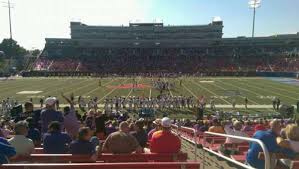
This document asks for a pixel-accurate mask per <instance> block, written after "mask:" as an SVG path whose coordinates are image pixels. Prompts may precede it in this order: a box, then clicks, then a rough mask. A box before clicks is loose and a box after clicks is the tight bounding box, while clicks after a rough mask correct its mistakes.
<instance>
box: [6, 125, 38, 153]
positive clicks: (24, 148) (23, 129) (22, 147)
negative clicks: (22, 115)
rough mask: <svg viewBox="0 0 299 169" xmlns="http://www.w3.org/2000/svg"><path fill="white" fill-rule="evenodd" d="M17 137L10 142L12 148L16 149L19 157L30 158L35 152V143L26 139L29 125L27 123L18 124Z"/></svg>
mask: <svg viewBox="0 0 299 169" xmlns="http://www.w3.org/2000/svg"><path fill="white" fill-rule="evenodd" d="M14 131H15V136H14V137H13V138H11V139H9V140H8V142H9V143H10V144H11V146H12V147H14V148H15V149H16V153H17V155H22V156H28V155H30V154H31V153H32V152H33V150H34V144H33V141H32V140H31V139H29V138H26V136H27V134H28V125H27V123H26V122H25V121H19V122H18V123H16V125H15V128H14Z"/></svg>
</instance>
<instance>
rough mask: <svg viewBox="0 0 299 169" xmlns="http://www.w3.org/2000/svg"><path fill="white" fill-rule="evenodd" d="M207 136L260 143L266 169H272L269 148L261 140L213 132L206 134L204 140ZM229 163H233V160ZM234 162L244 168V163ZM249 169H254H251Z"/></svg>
mask: <svg viewBox="0 0 299 169" xmlns="http://www.w3.org/2000/svg"><path fill="white" fill-rule="evenodd" d="M206 134H209V135H214V136H222V137H226V138H235V139H240V140H245V141H251V142H255V143H258V144H259V145H260V146H261V148H262V150H263V152H264V155H265V169H271V164H270V155H269V151H268V149H267V147H266V146H265V144H264V143H263V142H262V141H261V140H258V139H254V138H248V137H240V136H233V135H227V134H220V133H213V132H204V138H203V139H204V140H205V136H206ZM204 149H206V150H207V148H204ZM214 154H215V153H214ZM216 154H218V156H221V157H222V156H223V155H221V154H219V153H216ZM224 157H225V156H224ZM224 157H223V158H224ZM227 158H228V157H225V159H227ZM228 159H230V158H228ZM228 159H227V160H228ZM229 161H231V159H230V160H229ZM232 162H233V163H236V164H238V163H239V165H240V164H242V166H243V165H244V164H243V163H240V162H237V161H232ZM243 167H244V166H243ZM248 167H249V166H247V165H246V168H248ZM249 168H252V167H249Z"/></svg>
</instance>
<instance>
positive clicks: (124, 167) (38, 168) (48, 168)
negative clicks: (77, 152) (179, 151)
mask: <svg viewBox="0 0 299 169" xmlns="http://www.w3.org/2000/svg"><path fill="white" fill-rule="evenodd" d="M24 168H30V169H99V168H105V169H153V168H155V169H182V168H184V169H199V168H200V163H199V162H140V163H136V162H133V163H71V164H68V163H60V164H4V165H1V166H0V169H24Z"/></svg>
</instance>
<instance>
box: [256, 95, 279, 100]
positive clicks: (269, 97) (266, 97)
mask: <svg viewBox="0 0 299 169" xmlns="http://www.w3.org/2000/svg"><path fill="white" fill-rule="evenodd" d="M257 97H258V98H260V99H271V100H272V99H274V98H275V96H257Z"/></svg>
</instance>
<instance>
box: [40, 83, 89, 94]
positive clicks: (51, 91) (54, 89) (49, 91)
mask: <svg viewBox="0 0 299 169" xmlns="http://www.w3.org/2000/svg"><path fill="white" fill-rule="evenodd" d="M69 80H72V79H67V80H65V81H64V82H63V83H67V81H69ZM83 82H85V81H81V82H79V83H80V84H81V83H83ZM79 83H73V84H71V85H69V86H67V85H64V84H59V85H57V86H61V85H64V87H62V88H60V90H61V91H63V89H65V88H68V89H70V86H77V85H78V84H79ZM55 86H56V85H55ZM52 87H53V86H50V87H48V88H52ZM58 90H59V88H57V87H55V88H53V90H48V91H47V90H44V91H46V92H44V93H42V94H43V95H44V96H45V95H46V94H48V93H50V94H52V93H55V92H56V91H58ZM53 91H54V92H53ZM66 93H68V92H66ZM64 94H65V93H64Z"/></svg>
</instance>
